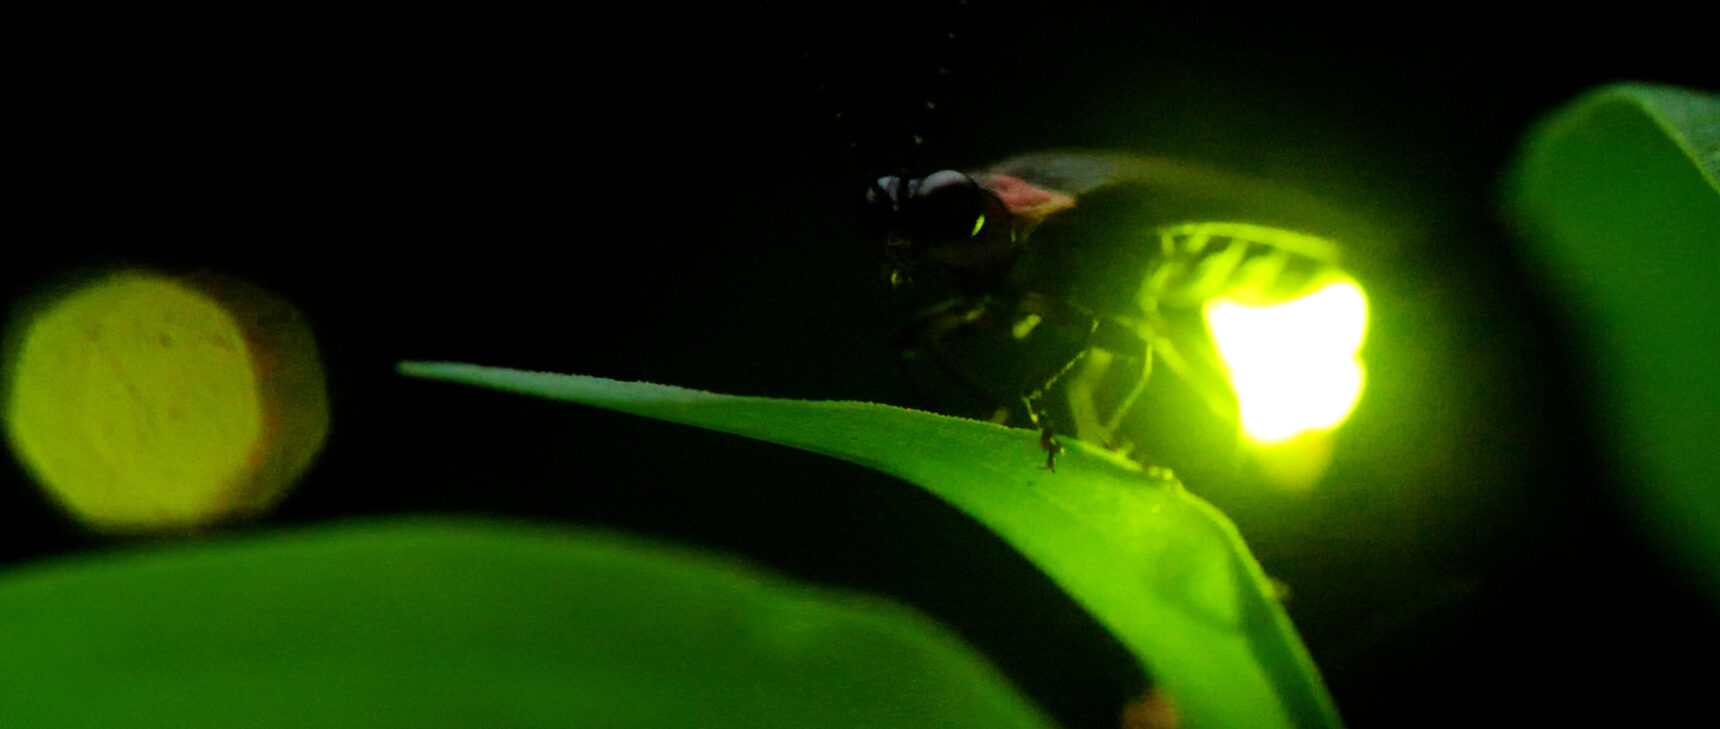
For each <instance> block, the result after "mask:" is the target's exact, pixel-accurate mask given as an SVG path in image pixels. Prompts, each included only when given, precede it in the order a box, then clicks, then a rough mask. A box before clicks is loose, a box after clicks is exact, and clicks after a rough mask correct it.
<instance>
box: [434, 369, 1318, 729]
mask: <svg viewBox="0 0 1720 729" xmlns="http://www.w3.org/2000/svg"><path fill="white" fill-rule="evenodd" d="M401 371H402V372H403V373H405V374H408V375H412V376H416V377H425V378H433V379H440V380H449V381H455V382H463V383H467V384H473V385H481V386H486V387H493V388H497V389H501V390H507V391H511V392H517V393H523V394H528V395H534V396H538V397H545V398H551V399H556V400H567V401H571V402H579V403H584V404H587V405H595V406H598V407H604V408H610V409H613V410H619V411H623V412H628V413H633V414H636V415H642V416H646V417H651V418H658V419H661V420H668V421H672V422H677V423H684V424H688V425H697V426H700V427H704V428H709V429H712V430H718V431H723V432H728V433H735V434H738V435H743V436H747V437H751V438H757V439H760V440H766V441H770V442H773V443H780V444H782V445H787V446H792V447H795V448H801V449H805V450H809V451H813V452H816V453H823V454H826V455H830V456H835V457H837V458H841V459H844V460H848V461H852V462H854V463H858V464H861V465H864V466H868V467H871V468H875V469H877V470H880V471H884V472H886V473H890V474H893V475H895V476H898V477H901V478H903V479H905V480H907V481H910V482H912V483H915V484H918V485H920V486H921V487H923V488H925V489H927V490H929V491H931V492H933V493H935V494H937V495H938V496H940V497H942V498H943V499H945V500H946V501H948V502H949V503H951V504H953V505H955V506H956V507H957V508H959V509H961V510H962V511H965V512H967V513H968V514H970V515H971V516H973V517H974V518H975V519H977V520H979V521H980V522H981V523H984V524H986V525H987V526H989V527H990V528H991V529H992V530H994V531H995V532H996V533H997V534H998V535H999V536H1000V537H1002V538H1003V539H1004V540H1005V541H1007V542H1008V543H1010V544H1012V545H1014V546H1015V547H1016V548H1017V549H1018V550H1020V551H1021V553H1022V554H1024V555H1026V556H1027V557H1028V558H1029V559H1031V560H1033V561H1034V562H1035V563H1036V564H1038V565H1039V567H1040V568H1041V569H1042V570H1044V571H1045V573H1046V574H1048V575H1050V576H1051V577H1052V578H1053V579H1054V580H1056V581H1057V582H1058V583H1059V584H1060V585H1062V586H1063V588H1064V589H1065V590H1067V591H1068V592H1069V594H1070V595H1072V596H1074V597H1075V599H1076V600H1078V601H1080V602H1081V603H1082V604H1083V605H1085V606H1086V607H1087V609H1088V610H1089V611H1091V612H1092V614H1093V615H1094V616H1095V617H1096V618H1097V619H1098V620H1099V622H1100V623H1102V624H1103V625H1105V626H1107V627H1108V628H1109V629H1110V630H1111V632H1112V633H1114V634H1115V635H1116V636H1117V637H1118V639H1119V640H1120V641H1121V642H1122V643H1123V644H1124V645H1126V646H1128V647H1129V648H1130V649H1131V650H1132V651H1133V652H1134V654H1135V655H1136V656H1138V657H1139V658H1140V660H1141V661H1142V663H1143V664H1144V665H1145V666H1146V668H1147V669H1148V671H1149V672H1150V673H1151V675H1152V677H1153V679H1154V681H1155V682H1157V685H1158V686H1160V687H1161V688H1163V689H1165V690H1166V691H1167V692H1168V693H1169V694H1170V697H1171V699H1172V701H1173V702H1174V703H1175V705H1176V706H1177V707H1178V708H1179V709H1180V710H1181V711H1182V713H1183V715H1184V716H1185V717H1186V719H1187V721H1188V722H1189V723H1190V724H1191V725H1194V726H1202V727H1210V728H1220V727H1251V728H1253V727H1291V726H1296V727H1330V726H1338V725H1339V722H1338V718H1337V713H1336V711H1335V710H1334V708H1333V706H1332V704H1331V700H1330V698H1329V697H1328V696H1327V694H1326V691H1325V688H1324V687H1323V686H1322V684H1321V682H1320V679H1319V675H1318V673H1317V672H1316V671H1315V670H1314V667H1313V663H1312V662H1311V661H1310V660H1309V658H1308V656H1307V653H1306V651H1305V650H1304V649H1303V647H1302V644H1301V642H1300V640H1299V639H1298V638H1297V637H1296V634H1295V631H1294V629H1292V627H1291V626H1290V623H1289V620H1288V618H1286V616H1285V614H1284V611H1283V609H1282V607H1281V606H1280V605H1279V604H1278V603H1277V602H1276V600H1274V599H1273V598H1272V597H1271V594H1272V590H1271V587H1270V585H1269V584H1268V583H1267V580H1266V577H1265V575H1264V574H1262V572H1261V570H1260V567H1259V565H1257V564H1256V563H1255V562H1254V560H1253V559H1252V557H1250V556H1249V554H1248V551H1247V549H1246V548H1245V547H1244V546H1243V544H1242V540H1241V538H1240V537H1239V536H1238V535H1237V532H1236V529H1235V527H1234V526H1233V525H1232V524H1231V523H1230V522H1229V521H1228V520H1227V519H1225V518H1224V517H1223V515H1221V514H1219V513H1218V511H1217V510H1215V509H1213V508H1212V507H1211V506H1210V505H1208V504H1206V503H1205V502H1203V501H1201V500H1199V499H1197V498H1195V497H1193V496H1191V495H1189V494H1188V493H1187V492H1185V491H1184V490H1183V489H1182V487H1181V486H1180V485H1179V484H1178V483H1176V482H1175V481H1174V480H1171V479H1169V478H1167V477H1162V476H1158V477H1155V476H1150V475H1149V474H1146V473H1143V472H1142V471H1141V469H1140V468H1139V467H1137V466H1135V465H1134V464H1133V463H1131V462H1130V461H1128V460H1126V459H1124V458H1121V457H1119V456H1116V455H1114V454H1112V453H1109V452H1107V451H1104V450H1102V449H1098V448H1093V447H1090V446H1087V445H1085V444H1082V443H1079V442H1071V443H1068V444H1067V445H1068V447H1069V450H1068V452H1067V453H1066V454H1065V455H1064V456H1062V457H1061V458H1060V459H1059V460H1058V463H1057V470H1056V471H1055V472H1050V471H1045V470H1042V469H1041V468H1040V466H1041V465H1042V464H1043V462H1044V456H1043V454H1042V453H1041V452H1040V450H1039V446H1038V440H1037V439H1038V436H1037V434H1035V433H1032V432H1029V431H1024V430H1015V429H1008V428H1003V427H1001V426H997V425H992V424H989V423H983V422H976V421H971V420H961V419H957V418H948V417H943V416H939V415H933V414H930V413H923V412H918V411H913V410H904V409H901V408H895V407H889V406H884V405H875V404H870V403H857V402H807V401H799V400H777V399H769V398H757V397H735V396H728V395H718V394H713V393H708V392H700V391H697V390H687V389H683V388H678V387H668V386H664V385H654V384H647V383H636V382H617V381H614V380H605V379H600V378H594V377H578V376H570V375H553V374H546V373H538V372H522V371H518V370H508V369H500V368H490V367H479V366H475V365H463V364H431V363H403V364H402V365H401Z"/></svg>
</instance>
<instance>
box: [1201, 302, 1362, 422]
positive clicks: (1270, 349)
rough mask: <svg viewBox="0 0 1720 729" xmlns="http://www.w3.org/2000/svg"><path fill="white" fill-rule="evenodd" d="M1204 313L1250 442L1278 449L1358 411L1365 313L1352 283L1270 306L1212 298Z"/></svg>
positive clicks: (1360, 392)
mask: <svg viewBox="0 0 1720 729" xmlns="http://www.w3.org/2000/svg"><path fill="white" fill-rule="evenodd" d="M1205 314H1206V321H1207V326H1208V327H1209V328H1210V329H1211V330H1212V337H1213V342H1214V343H1215V344H1216V345H1217V347H1218V353H1219V356H1220V358H1221V359H1223V360H1224V365H1225V368H1226V370H1228V372H1229V375H1230V383H1231V386H1232V387H1233V388H1235V390H1236V397H1237V402H1238V404H1239V406H1240V415H1241V420H1242V430H1243V434H1244V435H1245V436H1246V437H1247V438H1248V439H1249V440H1250V441H1253V442H1255V443H1259V444H1270V443H1278V442H1282V441H1285V440H1289V439H1291V438H1294V437H1296V436H1297V435H1299V434H1301V433H1305V432H1308V431H1319V430H1329V429H1331V428H1334V427H1337V425H1338V424H1339V423H1342V422H1343V421H1344V418H1346V417H1348V416H1349V414H1350V411H1351V410H1352V409H1354V408H1355V405H1356V401H1357V400H1358V399H1359V398H1360V397H1361V394H1362V379H1363V378H1362V365H1361V362H1360V361H1359V360H1358V359H1357V353H1358V351H1359V350H1360V349H1361V345H1362V337H1363V334H1364V333H1365V331H1366V330H1367V319H1368V314H1367V299H1366V297H1364V296H1363V295H1362V290H1361V288H1360V287H1359V286H1357V285H1356V283H1355V282H1354V281H1349V280H1336V281H1333V282H1331V283H1328V284H1326V285H1325V286H1324V287H1322V288H1320V289H1318V290H1315V291H1313V292H1312V293H1309V294H1307V295H1305V296H1302V297H1299V298H1297V299H1294V300H1291V301H1287V302H1283V303H1278V304H1272V305H1269V306H1256V305H1245V304H1240V303H1237V302H1235V301H1231V300H1228V299H1222V298H1221V299H1216V300H1213V301H1210V302H1208V303H1207V304H1206V307H1205Z"/></svg>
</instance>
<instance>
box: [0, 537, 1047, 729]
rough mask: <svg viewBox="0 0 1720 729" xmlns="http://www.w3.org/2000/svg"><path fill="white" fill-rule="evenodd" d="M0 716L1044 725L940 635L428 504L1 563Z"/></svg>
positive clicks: (906, 617)
mask: <svg viewBox="0 0 1720 729" xmlns="http://www.w3.org/2000/svg"><path fill="white" fill-rule="evenodd" d="M0 646H3V649H0V724H3V725H4V726H7V727H37V728H56V727H101V728H102V729H107V728H109V727H128V728H143V727H173V728H175V729H181V728H185V727H193V728H195V727H208V728H210V729H216V728H219V729H230V728H231V727H247V728H251V729H255V728H263V727H283V728H285V727H291V728H293V729H300V728H302V727H366V728H375V727H400V728H401V729H424V728H426V727H442V726H446V727H639V728H641V729H644V728H646V727H651V728H655V727H734V728H736V729H741V728H745V729H756V728H757V727H856V728H860V727H868V728H870V727H886V726H887V727H970V726H987V727H993V726H997V727H1020V728H1022V729H1048V728H1049V727H1050V726H1051V724H1050V722H1049V721H1047V720H1046V719H1044V718H1043V717H1042V716H1041V715H1040V714H1038V713H1037V711H1036V710H1035V709H1034V708H1033V707H1031V706H1030V705H1029V704H1028V703H1027V702H1026V701H1025V700H1024V699H1021V698H1020V697H1019V696H1018V695H1017V694H1015V693H1014V692H1013V691H1012V690H1011V689H1010V688H1009V687H1008V686H1007V684H1005V683H1004V681H1003V680H1002V679H1001V677H999V676H998V675H997V673H996V671H995V669H993V668H991V667H990V665H989V664H987V663H986V662H985V660H984V659H983V658H981V657H980V656H978V655H977V654H976V653H974V652H973V651H972V649H971V648H968V647H967V646H966V645H965V644H963V643H961V642H960V641H959V640H958V639H956V638H954V637H953V636H952V635H950V634H949V633H948V632H947V631H945V630H944V629H942V628H940V627H938V626H937V625H935V624H934V623H932V622H930V621H929V620H926V619H925V618H923V617H921V616H919V615H917V614H915V613H912V612H910V611H908V610H906V609H903V608H901V607H898V606H895V605H892V604H888V603H885V602H883V601H881V600H878V599H876V598H862V597H858V596H854V595H851V594H846V593H838V592H833V591H825V590H813V589H808V588H805V587H798V586H795V585H792V584H789V583H787V582H786V581H783V580H780V579H777V578H774V577H770V576H767V575H763V574H760V573H757V572H754V571H751V570H749V569H745V568H742V567H740V566H738V565H735V564H731V563H727V562H722V561H718V560H715V559H712V558H709V557H705V556H698V555H694V554H689V553H685V552H680V551H674V550H669V549H665V548H663V547H660V546H656V545H652V544H649V543H645V542H641V541H635V540H629V539H622V538H618V537H616V536H613V535H602V534H590V533H578V532H572V531H567V530H549V529H528V528H523V527H517V526H516V527H505V526H501V525H493V524H482V523H471V522H454V521H442V520H434V521H420V522H408V523H392V524H361V525H346V526H336V527H324V528H321V529H316V530H312V531H308V532H301V533H290V534H277V535H272V536H267V537H262V538H251V539H245V540H242V541H231V542H224V543H217V544H207V545H199V546H193V547H188V548H186V547H181V548H178V549H174V550H163V551H159V552H155V553H145V554H135V555H130V554H128V555H107V556H96V557H94V558H90V557H85V558H81V559H79V560H76V561H72V562H65V563H58V564H47V565H37V566H33V567H30V568H27V569H25V570H24V571H22V572H15V573H13V574H10V575H8V576H6V578H5V579H3V580H0Z"/></svg>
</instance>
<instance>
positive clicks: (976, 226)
mask: <svg viewBox="0 0 1720 729" xmlns="http://www.w3.org/2000/svg"><path fill="white" fill-rule="evenodd" d="M983 228H985V216H984V215H981V216H979V217H977V218H974V221H973V230H972V231H970V232H969V233H968V237H969V238H972V237H974V236H976V235H979V231H980V230H981V229H983Z"/></svg>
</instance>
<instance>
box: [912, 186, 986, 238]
mask: <svg viewBox="0 0 1720 729" xmlns="http://www.w3.org/2000/svg"><path fill="white" fill-rule="evenodd" d="M916 182H917V183H918V184H915V185H912V187H911V189H910V191H909V205H905V206H904V210H905V212H907V216H906V220H905V221H904V222H905V224H906V225H905V227H907V228H908V229H910V230H912V231H913V233H914V234H915V235H916V236H919V237H922V238H925V239H927V241H928V242H945V243H954V242H957V241H963V240H966V239H969V238H974V237H976V236H978V235H979V233H980V231H981V230H982V229H983V228H985V224H986V220H985V211H986V196H987V195H988V193H987V192H986V191H985V189H984V188H982V187H980V185H979V183H977V182H975V181H974V180H973V178H971V177H968V176H967V175H965V174H962V173H960V172H956V171H955V170H944V171H942V172H936V173H933V174H931V175H927V176H926V177H925V178H923V179H920V180H917V181H916ZM909 208H911V209H909Z"/></svg>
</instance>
